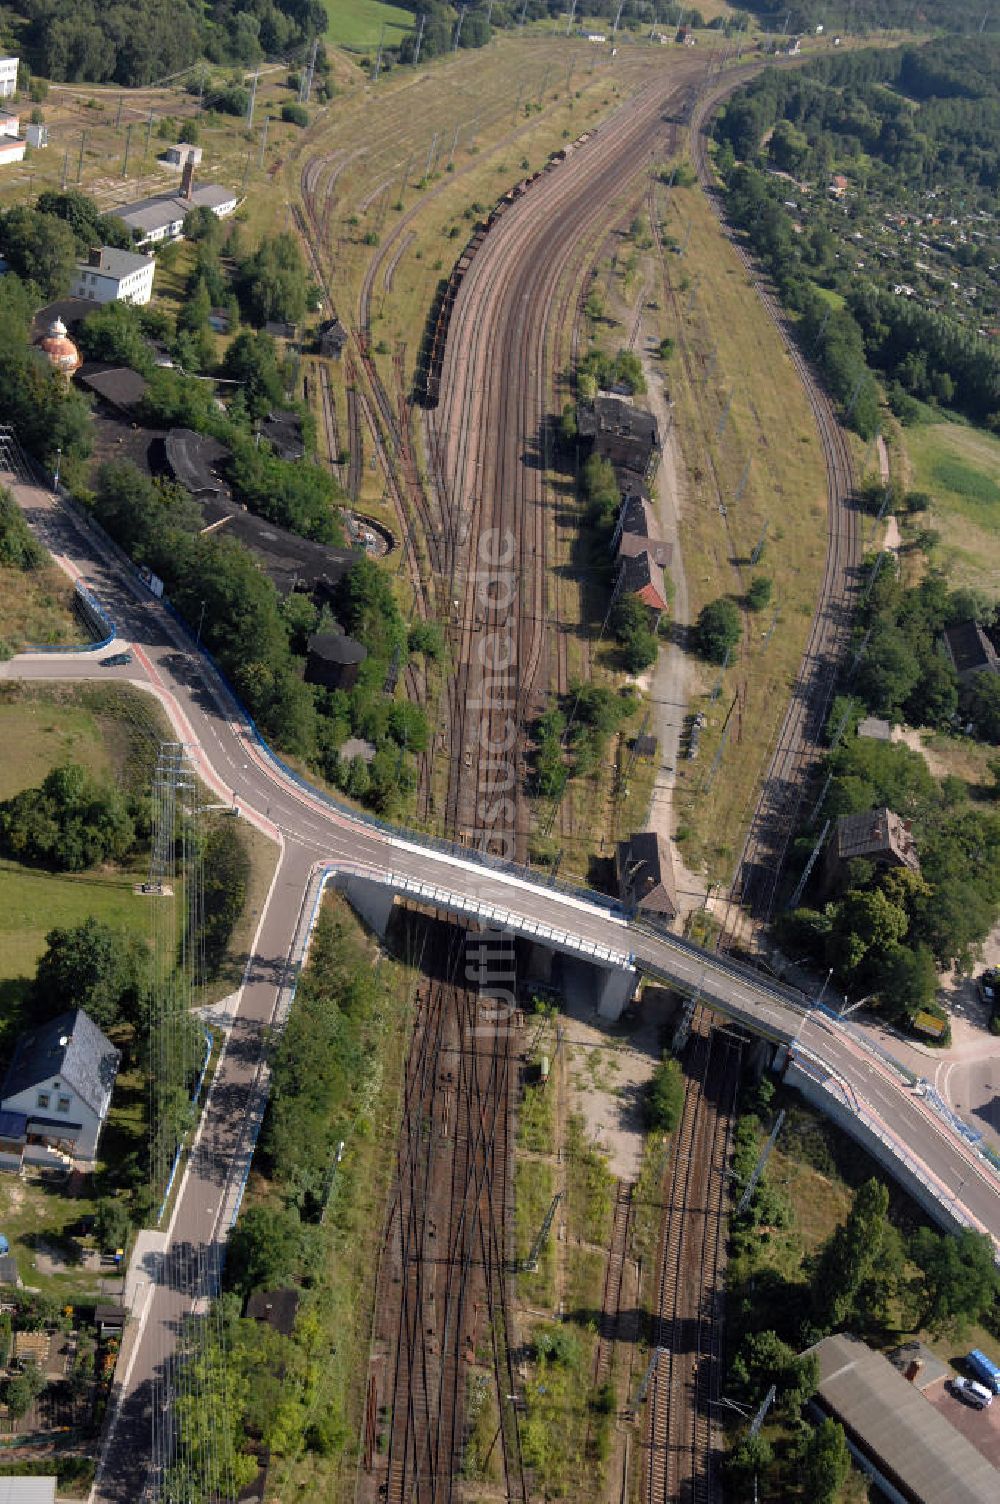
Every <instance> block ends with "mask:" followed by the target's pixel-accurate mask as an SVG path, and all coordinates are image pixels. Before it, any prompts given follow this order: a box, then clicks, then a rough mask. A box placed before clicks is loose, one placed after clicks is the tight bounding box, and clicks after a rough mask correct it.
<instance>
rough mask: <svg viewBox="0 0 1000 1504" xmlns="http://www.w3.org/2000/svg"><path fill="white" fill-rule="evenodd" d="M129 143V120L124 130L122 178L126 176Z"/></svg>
mask: <svg viewBox="0 0 1000 1504" xmlns="http://www.w3.org/2000/svg"><path fill="white" fill-rule="evenodd" d="M131 145H132V125H131V122H129V125H128V127H127V129H126V131H125V159H124V161H123V162H122V177H123V178H127V177H128V154H129V147H130V146H131Z"/></svg>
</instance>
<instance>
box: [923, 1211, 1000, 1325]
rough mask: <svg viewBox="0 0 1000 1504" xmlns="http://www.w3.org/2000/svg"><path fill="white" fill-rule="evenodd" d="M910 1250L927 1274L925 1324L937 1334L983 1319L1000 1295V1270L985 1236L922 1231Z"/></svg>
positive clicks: (967, 1231) (924, 1276)
mask: <svg viewBox="0 0 1000 1504" xmlns="http://www.w3.org/2000/svg"><path fill="white" fill-rule="evenodd" d="M911 1252H912V1255H913V1261H914V1263H915V1264H917V1265H918V1266H919V1268H920V1271H921V1274H922V1275H923V1320H924V1323H925V1324H926V1325H928V1326H930V1327H932V1328H933V1329H934V1330H935V1331H942V1330H944V1329H946V1328H948V1327H950V1326H961V1325H962V1324H964V1323H965V1322H976V1321H979V1320H981V1319H982V1317H983V1316H984V1315H985V1313H986V1312H987V1311H988V1310H989V1309H990V1307H991V1305H992V1304H993V1302H994V1301H995V1300H997V1298H998V1297H1000V1272H998V1270H997V1267H996V1265H995V1264H994V1262H993V1249H992V1245H991V1244H990V1240H989V1238H988V1237H987V1236H986V1235H985V1233H977V1232H973V1231H972V1229H971V1228H964V1229H963V1230H962V1231H961V1232H960V1233H938V1232H935V1231H934V1230H933V1228H930V1227H921V1228H919V1229H918V1231H917V1232H916V1234H915V1236H914V1238H913V1244H912V1248H911Z"/></svg>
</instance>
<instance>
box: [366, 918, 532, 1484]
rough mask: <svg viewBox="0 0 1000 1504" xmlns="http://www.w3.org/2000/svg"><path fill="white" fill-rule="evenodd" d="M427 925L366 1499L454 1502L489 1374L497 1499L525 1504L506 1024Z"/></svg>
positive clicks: (447, 932)
mask: <svg viewBox="0 0 1000 1504" xmlns="http://www.w3.org/2000/svg"><path fill="white" fill-rule="evenodd" d="M465 938H466V937H465V935H464V933H463V932H461V931H458V930H456V929H454V928H453V927H451V926H448V925H445V924H443V923H434V924H433V926H432V927H431V936H430V943H429V947H428V958H427V961H428V966H429V969H430V971H431V973H432V977H431V979H430V980H429V981H428V982H427V983H426V984H425V986H424V988H423V989H422V992H421V994H420V996H419V999H418V1015H417V1019H416V1024H415V1029H414V1036H413V1042H412V1045H411V1050H410V1055H409V1059H408V1063H407V1073H406V1082H405V1091H404V1104H403V1120H402V1125H401V1130H400V1136H399V1149H398V1169H397V1182H396V1187H395V1191H394V1197H393V1202H392V1206H391V1210H390V1215H389V1220H388V1227H387V1234H386V1246H385V1251H384V1254H383V1258H382V1263H381V1277H380V1284H379V1292H378V1311H379V1318H378V1320H379V1327H380V1333H379V1336H380V1339H381V1341H382V1342H383V1343H385V1344H386V1346H387V1347H388V1363H387V1365H386V1369H385V1372H386V1374H387V1378H386V1393H385V1395H384V1399H383V1403H384V1405H385V1407H386V1409H387V1413H388V1420H387V1428H388V1452H387V1456H386V1460H385V1463H384V1464H380V1463H379V1462H377V1461H375V1459H374V1458H373V1459H372V1460H373V1465H374V1471H373V1473H372V1474H370V1475H369V1478H368V1480H367V1485H366V1488H365V1494H366V1496H367V1497H370V1498H374V1497H375V1495H376V1492H377V1494H378V1497H380V1498H384V1499H386V1500H388V1504H404V1501H405V1504H445V1501H448V1500H451V1499H452V1498H453V1497H455V1494H456V1487H457V1484H458V1480H459V1478H460V1476H461V1470H462V1460H463V1448H464V1415H465V1399H466V1391H467V1387H468V1384H469V1381H470V1378H471V1376H472V1375H473V1373H476V1374H482V1373H483V1370H484V1365H485V1369H486V1372H487V1373H491V1374H492V1382H493V1389H494V1398H495V1402H496V1408H497V1413H498V1415H499V1416H500V1418H501V1424H500V1435H499V1439H498V1445H499V1446H500V1455H501V1457H502V1461H503V1467H504V1474H505V1488H506V1497H507V1498H509V1499H519V1500H520V1499H524V1497H525V1485H524V1477H523V1472H522V1468H521V1461H520V1447H519V1440H518V1431H517V1418H516V1415H515V1413H514V1411H513V1409H512V1407H511V1406H510V1404H509V1402H508V1400H507V1396H508V1395H509V1394H511V1393H512V1391H513V1374H512V1371H511V1366H510V1358H509V1354H508V1342H507V1276H506V1270H507V1263H508V1259H509V1250H508V1246H507V1223H508V1216H507V1213H508V1202H509V1194H510V1186H509V1184H508V1157H509V1150H510V1135H511V1121H510V1119H511V1113H512V1109H513V1095H514V1093H515V1091H516V1087H517V1069H518V1067H517V1051H516V1035H517V1030H516V1023H515V1021H514V1020H513V1019H497V1018H494V1017H492V1015H491V1014H490V1013H488V1012H487V1013H484V1012H483V1011H482V1010H481V1009H479V1008H478V1006H477V1004H478V1001H479V999H478V995H477V994H476V993H474V992H470V991H468V990H467V989H466V988H465V987H464V986H462V985H460V984H458V983H456V982H455V980H454V975H455V972H456V969H457V966H458V962H459V959H460V957H461V955H462V952H463V942H464V940H465Z"/></svg>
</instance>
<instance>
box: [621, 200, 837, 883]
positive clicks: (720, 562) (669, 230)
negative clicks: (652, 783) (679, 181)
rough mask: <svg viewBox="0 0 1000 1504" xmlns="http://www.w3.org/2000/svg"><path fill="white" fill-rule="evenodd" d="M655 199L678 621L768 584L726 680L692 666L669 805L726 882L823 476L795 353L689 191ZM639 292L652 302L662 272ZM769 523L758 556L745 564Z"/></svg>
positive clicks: (806, 613)
mask: <svg viewBox="0 0 1000 1504" xmlns="http://www.w3.org/2000/svg"><path fill="white" fill-rule="evenodd" d="M655 202H656V204H657V212H658V214H659V216H660V218H661V221H662V222H663V224H664V229H665V233H666V234H667V235H669V236H671V237H672V238H673V239H674V241H675V242H676V243H677V244H678V245H679V246H680V247H681V248H683V251H684V253H683V255H678V254H671V253H669V252H668V254H667V255H666V257H665V258H664V270H665V275H666V277H667V278H668V279H669V282H670V286H671V288H672V289H673V293H674V301H671V299H670V297H668V296H667V294H666V292H665V291H664V292H662V299H661V306H662V312H661V314H660V315H659V320H660V329H659V332H660V333H661V334H663V335H669V336H670V337H671V338H673V339H674V340H675V341H676V344H677V349H676V350H675V353H674V355H673V357H672V358H671V360H670V363H669V366H668V367H667V368H666V369H665V373H664V379H665V383H666V385H667V387H668V388H669V395H670V398H671V399H672V401H673V404H674V416H675V424H676V436H677V441H678V446H679V450H680V456H681V460H682V467H683V473H682V474H681V475H680V477H679V487H680V494H681V497H682V515H681V553H682V556H683V566H684V573H685V576H686V579H687V587H688V597H689V611H690V618H691V620H692V621H694V620H695V619H696V617H697V615H698V612H699V611H700V609H701V607H702V606H704V605H705V604H706V603H707V602H708V601H711V600H714V599H715V598H717V597H718V596H722V595H726V596H729V597H731V598H732V599H733V600H735V601H736V602H737V603H738V604H742V602H743V598H744V592H745V590H746V588H747V586H748V584H749V582H750V579H751V578H752V576H753V575H754V574H762V575H766V576H768V577H769V578H770V579H771V580H772V582H773V596H772V603H771V604H770V605H769V606H768V607H767V608H766V609H765V610H764V611H761V612H759V613H751V612H747V613H746V615H745V618H744V623H745V631H744V640H743V643H742V645H741V647H740V650H739V652H738V654H737V655H736V657H735V661H734V662H733V664H732V665H731V666H730V667H729V668H728V669H727V670H726V672H725V673H724V674H722V673H720V671H719V670H718V669H717V668H714V667H712V666H710V665H705V666H704V667H703V668H702V669H701V671H700V680H701V690H702V694H701V696H699V697H698V698H697V699H696V700H695V701H694V702H693V703H692V704H691V706H690V708H691V709H692V710H702V711H704V713H705V714H706V716H707V718H708V724H707V726H706V728H705V733H704V736H703V738H702V745H701V756H700V758H699V760H698V761H697V762H688V761H686V760H682V761H681V762H680V764H679V767H678V782H677V791H676V803H675V808H676V810H677V818H678V839H680V840H682V843H683V848H684V856H685V860H686V861H687V862H688V864H689V865H692V866H698V865H702V866H704V868H705V869H706V870H707V872H708V874H709V876H710V877H712V878H715V879H721V880H727V879H729V878H731V876H732V873H733V865H734V861H735V858H736V854H737V852H738V850H739V848H740V844H741V840H742V836H743V834H744V832H745V830H746V827H747V823H748V821H749V819H750V816H751V813H752V810H753V806H754V802H755V800H756V797H757V791H758V789H759V787H760V782H761V779H762V777H763V775H764V772H765V770H766V767H767V763H768V761H769V758H770V755H771V751H772V748H773V745H774V741H775V738H776V736H777V733H778V729H779V726H780V723H781V719H782V717H783V715H784V712H785V708H786V706H787V703H788V697H789V693H790V690H791V687H792V684H793V682H794V678H795V674H796V672H797V669H798V665H799V660H800V658H801V655H802V651H803V648H804V646H805V641H806V637H807V634H808V630H809V624H810V620H811V618H812V614H813V610H814V608H815V603H816V598H817V595H818V592H819V586H820V580H821V577H822V571H823V562H824V558H825V554H826V530H827V524H826V512H827V502H826V472H825V468H824V464H823V456H822V450H821V447H820V442H819V435H818V433H817V430H816V425H815V423H814V421H813V418H812V414H811V411H810V409H809V405H808V403H807V400H806V396H805V393H804V391H803V389H802V386H801V384H800V382H799V380H798V377H797V376H796V373H795V370H794V368H793V366H792V363H791V360H790V358H789V357H788V355H787V353H786V352H785V350H784V348H783V346H782V344H781V341H780V339H779V336H778V333H777V331H776V330H775V328H774V326H773V325H772V323H771V321H770V319H769V318H768V316H767V313H766V312H765V310H764V308H763V306H762V304H761V303H760V301H759V300H758V298H757V297H756V295H755V293H754V291H753V289H752V287H751V285H750V283H749V280H748V278H747V274H746V272H745V271H744V269H743V267H742V265H741V263H740V262H739V260H738V259H737V257H736V253H735V251H734V250H733V248H732V246H731V245H730V244H729V242H728V241H727V240H726V239H725V237H724V236H723V235H722V233H721V231H720V229H719V225H718V222H717V221H716V219H715V216H714V214H713V213H712V211H711V209H710V207H709V205H708V203H707V201H706V199H705V197H704V195H703V194H702V192H701V190H700V189H698V188H694V187H693V188H684V189H675V190H674V192H673V193H672V195H671V199H670V203H669V204H666V203H665V201H664V197H663V195H662V194H659V195H658V196H657V198H656V200H655ZM647 286H648V287H649V289H650V290H651V291H652V290H653V289H655V293H656V295H658V296H660V295H661V287H662V284H661V283H660V281H659V278H658V277H657V280H656V281H655V282H654V281H652V280H650V281H648V282H647ZM647 296H649V294H648V293H647ZM682 344H683V347H684V348H685V349H686V352H687V359H686V360H685V358H684V351H683V350H682ZM765 529H766V544H765V549H764V552H763V555H762V557H761V558H760V560H759V562H758V563H757V564H756V565H751V563H750V557H751V555H752V553H753V551H754V549H755V547H756V546H757V545H758V544H759V542H760V540H761V538H762V537H764V534H765ZM727 721H728V730H727V732H726V736H727V741H726V743H725V746H724V748H723V750H722V753H721V756H720V757H719V761H718V764H717V766H715V769H714V772H713V771H712V770H713V764H714V763H715V758H716V755H717V754H718V750H719V745H720V741H721V738H722V734H723V727H724V726H725V725H726V724H727Z"/></svg>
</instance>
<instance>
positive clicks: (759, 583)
mask: <svg viewBox="0 0 1000 1504" xmlns="http://www.w3.org/2000/svg"><path fill="white" fill-rule="evenodd" d="M773 590H774V585H773V583H772V581H771V580H769V579H768V577H767V575H766V574H755V575H754V577H753V579H752V580H751V581H750V589H749V590H748V591H747V605H748V606H749V608H750V610H751V611H763V609H764V607H765V606H766V605H768V604H769V602H770V599H771V595H772V593H773Z"/></svg>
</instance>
